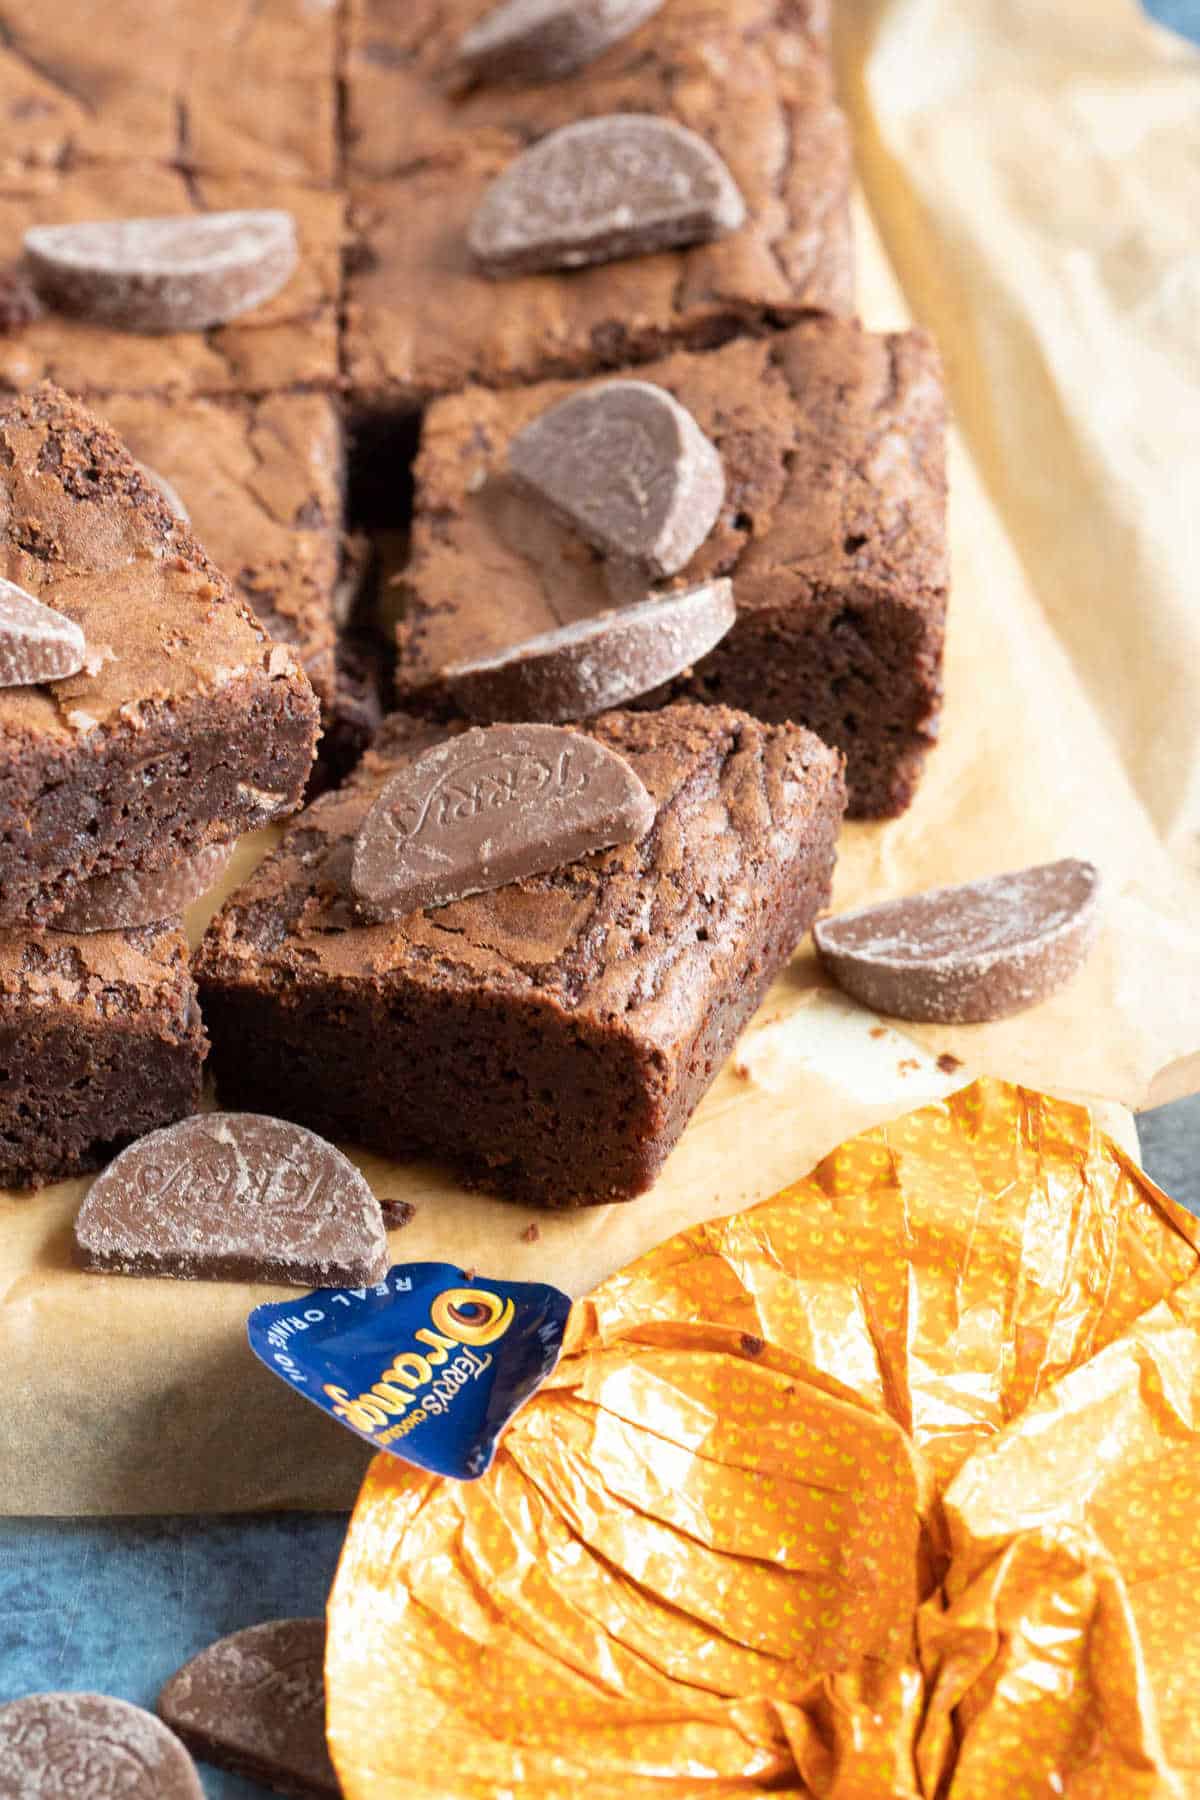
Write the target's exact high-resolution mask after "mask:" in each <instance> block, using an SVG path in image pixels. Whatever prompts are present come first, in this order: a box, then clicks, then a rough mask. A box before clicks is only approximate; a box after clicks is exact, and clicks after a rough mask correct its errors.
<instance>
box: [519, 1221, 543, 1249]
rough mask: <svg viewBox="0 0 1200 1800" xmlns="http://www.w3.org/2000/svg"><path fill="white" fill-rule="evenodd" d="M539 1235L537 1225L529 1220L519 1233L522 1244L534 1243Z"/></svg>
mask: <svg viewBox="0 0 1200 1800" xmlns="http://www.w3.org/2000/svg"><path fill="white" fill-rule="evenodd" d="M541 1235H542V1234H541V1231H540V1230H539V1229H538V1227H537V1225H536V1224H535V1223H533V1222H532V1221H531V1222H530V1224H528V1225H527V1226H526V1227H525V1229H524V1231H523V1232H522V1233H521V1242H522V1243H523V1244H536V1243H537V1241H538V1239H539V1238H540V1237H541Z"/></svg>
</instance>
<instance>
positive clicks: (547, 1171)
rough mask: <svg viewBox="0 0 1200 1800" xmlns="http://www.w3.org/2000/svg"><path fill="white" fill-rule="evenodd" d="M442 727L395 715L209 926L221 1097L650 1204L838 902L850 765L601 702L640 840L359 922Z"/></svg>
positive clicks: (777, 732) (545, 1193) (475, 1164)
mask: <svg viewBox="0 0 1200 1800" xmlns="http://www.w3.org/2000/svg"><path fill="white" fill-rule="evenodd" d="M440 729H441V728H439V727H436V726H430V725H428V724H425V723H421V722H417V721H411V720H403V719H399V720H398V719H393V720H391V721H388V722H387V723H386V724H385V726H384V728H383V730H382V731H381V733H380V735H379V737H378V738H377V740H376V743H375V745H374V747H373V748H372V749H371V750H370V751H368V752H367V755H366V757H365V758H364V761H363V763H362V764H361V765H360V767H359V769H358V770H357V771H356V773H355V774H354V776H353V777H352V778H351V780H350V781H349V782H348V783H347V785H346V786H345V787H344V788H342V789H340V790H339V791H338V792H336V793H331V794H327V795H325V796H323V797H322V798H321V799H320V800H318V801H316V802H315V803H314V804H313V805H312V806H310V807H309V808H308V810H307V812H306V813H304V814H303V815H302V816H301V817H300V818H299V819H298V820H296V821H294V822H293V824H292V826H291V827H290V828H289V829H288V831H287V832H286V833H285V836H284V838H283V841H282V843H281V844H280V846H279V848H278V849H277V850H276V852H275V853H274V854H273V855H272V856H271V857H269V858H268V859H267V861H266V862H265V863H263V864H262V865H260V867H259V869H258V870H256V872H255V873H254V875H253V876H252V877H251V878H250V880H249V882H248V883H247V884H246V886H245V887H243V888H242V889H240V890H239V891H238V893H236V894H235V895H234V896H233V897H232V898H231V899H230V900H229V901H228V902H227V904H226V906H225V908H224V909H223V910H222V912H221V913H219V914H218V916H217V918H216V919H215V920H214V922H213V924H212V925H211V927H210V928H209V931H208V934H207V935H206V937H205V939H204V941H203V943H202V945H201V947H200V951H199V953H198V957H197V963H196V970H197V979H198V981H199V984H200V990H201V997H202V1002H203V1005H204V1013H205V1019H206V1022H207V1024H208V1028H209V1031H210V1033H211V1035H212V1040H213V1064H214V1069H215V1073H216V1077H217V1084H218V1089H219V1091H220V1094H221V1096H222V1099H223V1100H224V1101H225V1103H227V1104H229V1105H233V1106H237V1107H245V1108H249V1109H255V1110H263V1111H269V1112H275V1113H281V1114H283V1115H284V1116H287V1117H290V1118H293V1119H296V1120H297V1121H299V1122H300V1123H303V1124H306V1125H309V1126H310V1127H312V1128H313V1129H316V1130H318V1131H322V1132H324V1133H326V1134H327V1135H330V1136H333V1137H335V1138H348V1139H351V1140H354V1141H357V1142H359V1143H361V1144H363V1145H364V1146H366V1147H367V1148H370V1149H373V1150H376V1151H378V1152H381V1153H382V1154H385V1155H389V1156H407V1155H419V1154H432V1155H434V1156H437V1157H439V1158H441V1159H443V1160H445V1161H448V1162H450V1163H451V1164H453V1165H454V1166H455V1167H456V1168H457V1170H458V1171H459V1173H460V1174H461V1175H462V1176H463V1177H464V1178H465V1179H466V1180H468V1181H469V1182H471V1183H473V1184H475V1185H478V1186H481V1187H484V1188H488V1189H491V1190H493V1191H498V1192H500V1193H505V1194H510V1195H513V1196H516V1197H520V1198H521V1199H524V1200H527V1201H533V1202H536V1203H538V1204H541V1205H545V1206H572V1205H581V1204H587V1203H595V1202H601V1201H609V1200H626V1199H630V1198H632V1197H633V1196H635V1195H636V1194H639V1193H641V1192H643V1191H644V1190H645V1189H646V1188H647V1187H649V1186H650V1185H651V1183H652V1182H653V1180H654V1178H655V1176H656V1175H657V1173H658V1171H659V1170H660V1168H661V1167H662V1164H663V1162H664V1160H665V1159H666V1157H667V1155H668V1153H669V1151H670V1150H671V1148H672V1146H673V1145H674V1144H675V1142H676V1140H677V1139H678V1137H679V1135H680V1133H681V1132H682V1130H683V1128H684V1126H685V1125H686V1123H687V1121H688V1119H689V1118H690V1116H691V1114H692V1112H693V1111H694V1109H695V1107H696V1105H697V1103H698V1102H699V1100H700V1098H701V1096H702V1095H703V1094H704V1092H705V1091H706V1089H707V1088H708V1086H709V1084H710V1082H711V1081H712V1080H713V1078H714V1076H715V1075H716V1073H717V1070H718V1069H719V1068H720V1066H721V1064H722V1062H723V1061H724V1059H725V1057H726V1055H727V1054H728V1052H729V1050H730V1048H731V1046H732V1044H733V1041H734V1039H735V1037H736V1036H737V1033H738V1032H739V1031H740V1030H741V1028H742V1026H743V1025H744V1024H745V1023H746V1021H747V1019H748V1018H749V1017H750V1015H751V1013H752V1012H753V1011H754V1009H755V1007H756V1006H757V1005H758V1002H759V1000H760V999H761V997H762V995H763V993H764V992H765V990H766V988H767V986H768V984H769V983H770V981H771V980H772V978H773V977H774V975H775V974H776V973H777V972H778V970H779V969H780V967H781V966H782V965H783V963H784V962H785V961H786V960H787V958H788V957H789V956H790V955H791V952H792V951H793V949H794V948H795V946H796V944H797V943H798V942H799V940H800V938H801V937H802V936H803V935H804V933H805V932H806V931H807V930H808V928H809V926H810V925H811V923H812V920H813V918H814V917H815V916H816V914H817V912H818V911H819V910H820V908H821V907H822V906H823V905H825V904H826V902H827V900H828V896H829V884H830V879H831V874H832V869H833V862H834V855H835V845H836V839H837V834H838V829H839V826H840V822H841V817H842V812H843V807H844V803H845V790H844V785H843V779H842V761H841V757H840V756H839V755H838V753H837V752H835V751H831V750H829V749H828V748H827V747H826V746H825V745H824V744H822V743H821V742H820V741H819V740H818V739H817V738H815V737H814V736H813V735H812V734H811V733H809V732H807V731H805V730H803V729H802V728H799V727H796V726H792V725H778V726H771V725H764V724H762V723H760V722H759V721H757V720H755V719H752V718H749V717H747V716H746V715H745V714H741V713H735V712H733V711H731V710H729V709H728V708H724V707H709V706H701V705H696V704H687V703H685V704H678V705H674V706H670V707H666V708H664V709H663V710H661V711H659V712H617V713H609V714H606V715H604V716H603V717H602V718H600V719H598V720H596V721H594V722H593V723H592V724H590V725H589V726H588V727H586V729H587V731H588V732H589V733H590V734H591V735H594V736H595V737H597V738H598V739H599V740H601V741H602V742H604V743H606V744H608V745H609V746H610V747H612V748H613V749H615V750H617V751H618V752H619V753H620V754H621V755H622V756H624V757H625V758H626V759H627V760H628V761H629V762H630V763H631V764H632V766H633V767H634V769H635V770H636V771H637V773H638V774H639V775H640V776H641V778H642V780H643V781H644V782H645V784H646V786H647V787H648V789H649V790H650V792H651V794H652V796H653V797H654V799H655V802H656V804H657V809H658V812H657V820H656V823H655V825H654V827H653V828H652V829H651V831H650V832H649V834H648V835H647V836H646V837H645V838H644V839H643V840H642V841H641V842H640V843H638V844H633V845H625V846H621V847H618V848H617V849H614V850H610V851H606V852H603V853H601V854H598V855H594V856H589V857H585V858H583V859H582V860H580V861H579V862H576V863H573V864H571V865H569V866H567V867H565V868H561V869H557V870H554V871H552V872H551V873H549V874H546V875H542V876H536V877H530V878H527V879H525V880H523V881H519V882H515V883H512V884H510V885H509V886H507V887H504V888H501V889H497V890H494V891H493V892H490V893H485V894H480V895H476V896H473V897H472V898H470V899H467V900H462V901H457V902H455V903H453V904H451V905H449V906H445V907H442V908H438V909H433V910H429V911H426V912H420V913H415V914H412V915H410V916H409V917H407V918H405V919H401V920H397V921H395V922H393V923H390V924H386V925H370V926H368V925H363V924H361V923H359V922H358V919H357V916H356V914H355V911H354V909H353V906H352V904H351V902H350V900H349V897H348V895H347V892H346V869H347V866H348V862H349V854H350V850H351V847H352V844H353V840H354V836H355V834H356V832H357V830H358V826H359V824H360V823H361V821H362V819H363V818H364V816H365V814H366V812H367V810H368V808H369V807H370V805H371V803H372V801H373V799H374V797H375V796H376V794H377V793H378V792H379V790H380V788H381V786H382V784H383V782H384V781H385V780H386V778H387V776H388V774H389V773H390V772H391V771H392V770H393V769H394V768H395V767H396V766H397V763H398V761H399V760H401V759H402V758H403V757H404V756H405V755H407V754H410V753H411V751H412V750H413V749H415V748H417V747H419V746H420V745H421V744H422V743H424V742H428V741H431V739H432V740H436V738H437V736H438V735H439V734H440Z"/></svg>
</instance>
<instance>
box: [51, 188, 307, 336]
mask: <svg viewBox="0 0 1200 1800" xmlns="http://www.w3.org/2000/svg"><path fill="white" fill-rule="evenodd" d="M25 257H26V261H27V262H28V265H29V269H30V272H31V274H32V277H33V282H34V286H35V287H36V288H37V291H38V293H39V295H40V296H41V298H42V299H43V300H44V301H45V303H46V305H47V306H51V307H54V308H56V309H57V310H58V311H59V312H65V313H69V314H71V315H73V316H75V317H78V318H83V319H91V320H93V321H96V322H99V323H101V324H104V325H110V326H115V327H117V328H118V329H119V330H122V331H149V332H158V331H207V330H208V329H209V328H210V327H211V326H213V325H224V324H227V323H228V321H229V320H230V319H236V318H237V316H238V315H239V313H244V312H249V311H250V309H251V307H254V306H261V305H262V304H263V303H264V301H267V300H269V299H270V298H271V296H272V295H273V294H277V293H278V292H279V290H280V288H281V287H282V286H283V284H284V282H285V281H287V279H288V277H289V276H290V275H291V273H292V270H293V269H294V268H295V266H296V257H297V250H296V224H295V221H294V219H293V218H292V216H291V214H290V213H286V212H273V211H270V210H260V211H257V212H214V213H190V214H189V213H182V214H180V215H179V216H178V217H168V218H161V219H92V220H89V221H87V222H86V223H84V224H80V225H35V226H32V227H31V228H30V230H28V231H27V232H26V233H25Z"/></svg>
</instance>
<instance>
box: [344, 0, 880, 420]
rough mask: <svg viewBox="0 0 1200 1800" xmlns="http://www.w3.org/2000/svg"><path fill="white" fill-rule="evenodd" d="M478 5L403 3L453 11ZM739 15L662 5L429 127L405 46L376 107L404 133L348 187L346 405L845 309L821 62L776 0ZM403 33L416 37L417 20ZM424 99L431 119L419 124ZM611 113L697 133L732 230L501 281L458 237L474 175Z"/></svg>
mask: <svg viewBox="0 0 1200 1800" xmlns="http://www.w3.org/2000/svg"><path fill="white" fill-rule="evenodd" d="M482 10H483V8H482V7H481V6H479V5H472V6H470V7H468V6H458V7H455V8H453V9H451V8H447V7H441V8H439V7H436V6H423V7H417V8H415V9H413V11H414V13H421V14H426V15H431V16H432V15H436V16H439V17H442V16H444V17H447V18H448V17H450V16H451V14H453V17H454V18H455V19H456V20H458V19H462V20H464V21H465V20H466V18H467V15H468V14H472V15H474V16H478V14H479V13H480V12H481V11H482ZM757 10H758V11H760V12H762V13H764V14H765V15H766V20H765V22H764V23H763V25H762V28H761V30H759V31H757V32H755V31H751V32H747V33H744V34H739V33H738V31H737V30H736V29H733V28H730V27H729V26H725V27H722V26H721V25H720V23H719V22H714V20H713V13H714V9H713V8H712V6H711V5H710V6H707V7H702V8H697V7H696V6H695V5H694V4H693V5H690V6H689V5H683V4H676V5H668V6H667V7H666V8H664V9H663V11H662V12H661V13H659V14H656V15H655V17H654V18H653V19H652V20H650V21H649V22H648V23H647V25H646V26H645V27H644V28H643V30H642V31H641V32H639V33H637V34H636V35H635V36H634V37H632V38H630V39H629V40H627V42H625V43H624V44H622V45H618V46H614V48H613V50H612V51H611V52H610V53H609V55H608V56H607V57H605V58H603V59H601V62H598V63H596V64H595V65H593V66H591V67H590V68H588V69H585V70H582V71H580V73H579V75H578V76H576V77H574V78H572V79H571V80H568V81H564V82H562V83H554V82H551V83H546V84H543V85H540V86H538V87H536V88H529V89H516V90H509V89H508V88H504V89H502V90H499V91H497V92H496V93H494V94H491V95H490V97H487V96H485V97H484V98H483V99H480V100H476V99H475V98H474V96H470V97H468V99H467V101H465V102H464V103H463V107H462V109H461V119H460V117H459V116H458V115H456V116H455V118H454V119H453V121H452V122H450V123H448V124H446V125H445V128H444V129H443V130H440V131H439V130H438V129H436V128H435V127H436V119H437V117H438V116H440V113H441V112H444V111H445V109H446V107H447V102H446V101H445V99H444V97H442V96H441V95H440V94H439V96H438V98H437V100H436V102H432V101H431V102H430V103H429V105H426V106H425V107H424V109H422V107H421V105H420V104H419V96H420V95H423V94H424V92H425V87H426V84H428V83H429V82H430V81H431V80H432V75H431V74H430V73H429V72H427V71H426V70H425V68H424V60H423V53H420V52H414V56H415V58H416V60H415V61H414V62H413V63H412V64H410V65H401V66H400V67H399V68H398V69H397V70H396V71H395V73H396V83H395V90H394V97H393V99H392V100H391V101H390V102H389V103H388V106H390V109H391V113H392V114H394V115H395V116H396V117H398V118H404V119H409V118H412V119H414V121H415V123H414V124H413V126H412V131H413V132H414V133H415V135H414V136H413V137H412V138H411V140H409V141H406V143H402V144H401V145H400V146H398V147H397V148H396V150H395V152H394V154H395V155H396V157H397V164H396V167H395V168H394V170H393V171H392V172H389V173H385V174H382V175H380V174H378V173H377V172H376V170H377V168H378V166H379V162H384V163H386V162H387V157H386V155H384V156H383V157H378V153H377V152H376V151H374V150H372V152H371V162H372V173H371V175H370V177H367V176H365V175H364V176H362V177H361V178H359V179H357V180H354V181H352V183H351V188H350V200H351V221H350V223H351V233H352V250H351V256H350V266H349V271H348V275H347V304H346V316H345V366H346V372H347V375H348V378H349V381H350V385H351V389H352V392H353V395H354V398H355V400H356V401H357V403H358V405H359V406H360V407H361V408H363V409H365V410H366V411H367V412H376V413H378V412H390V413H393V414H399V413H403V412H405V411H406V410H412V409H413V408H415V407H417V406H419V405H420V404H421V403H422V402H423V401H425V400H426V399H427V398H428V397H429V396H430V395H433V394H437V393H446V392H451V391H454V390H456V389H458V388H461V387H463V386H465V385H466V384H467V383H468V382H472V381H474V382H480V383H482V384H483V385H485V386H504V385H509V384H514V383H520V382H528V381H537V380H541V379H544V378H546V377H548V376H553V375H587V374H591V373H594V372H595V371H597V370H600V369H605V368H611V367H615V366H618V365H621V364H629V363H635V362H641V361H645V360H647V359H648V358H650V357H654V356H660V355H662V354H663V353H664V352H666V351H667V350H670V349H672V348H675V347H678V346H682V345H686V346H690V347H693V348H696V347H701V346H706V345H712V344H715V343H720V342H723V341H724V340H726V339H728V338H730V337H732V336H734V335H736V334H737V333H740V332H746V331H761V330H765V329H767V328H769V327H771V326H774V325H778V324H781V323H782V324H786V323H788V322H790V321H792V320H794V319H796V318H799V317H801V316H803V315H805V314H808V313H811V312H833V313H842V312H849V311H850V310H851V308H852V303H853V283H852V266H851V248H850V227H849V212H848V196H849V188H850V151H849V141H848V137H847V132H846V125H845V121H844V119H843V118H842V115H841V113H840V112H839V111H838V109H837V107H836V106H835V105H834V104H833V102H832V100H831V99H830V92H829V76H828V68H827V65H826V62H825V59H824V58H823V57H822V56H818V55H815V54H814V53H813V51H812V50H811V48H809V47H808V46H807V43H806V40H804V39H803V38H802V36H800V35H798V34H797V33H795V32H791V31H788V30H786V29H785V28H784V27H783V26H781V25H779V24H777V23H775V22H774V21H775V17H776V15H781V14H787V13H790V12H791V11H793V10H794V9H792V8H790V7H787V6H770V7H759V8H758V9H757ZM407 16H408V15H407V12H406V14H405V17H406V18H407ZM448 35H449V34H448V33H447V32H446V31H445V30H444V29H443V31H442V32H441V34H440V38H439V42H442V43H444V41H445V39H446V37H447V36H448ZM413 41H414V43H416V44H417V45H420V43H421V39H420V38H419V37H418V36H417V32H416V22H415V19H414V26H413ZM639 46H640V48H639ZM435 48H436V46H435ZM364 54H365V52H364ZM602 65H603V66H602ZM610 65H611V67H610ZM606 70H607V73H605V71H606ZM414 88H415V91H416V93H417V95H418V100H416V101H414V102H413V105H412V106H411V107H410V106H409V105H408V104H407V97H408V96H409V94H410V92H412V91H413V90H414ZM364 91H368V90H364ZM351 92H352V94H353V92H354V82H353V75H352V77H351ZM369 92H370V93H371V94H372V95H376V94H378V98H377V99H373V100H371V101H370V102H368V101H366V100H361V101H360V104H361V105H362V106H367V105H368V104H369V105H370V109H371V110H370V116H369V117H368V118H366V119H364V120H363V121H362V124H361V131H362V142H363V143H364V144H366V145H367V146H377V145H379V144H380V143H381V142H383V141H386V132H385V129H384V127H383V126H382V125H380V124H379V122H378V117H377V115H378V113H379V112H381V111H385V110H387V107H385V105H384V101H383V98H382V96H383V94H385V93H386V92H387V87H386V83H385V84H383V85H382V86H381V87H380V88H378V89H377V88H376V87H375V86H372V87H371V89H370V90H369ZM480 93H481V94H482V93H483V90H480ZM352 106H353V101H352ZM430 107H432V114H433V122H427V123H425V124H422V123H421V121H422V119H423V118H424V117H425V115H427V114H429V113H430ZM613 111H621V112H625V113H631V112H632V113H650V114H656V115H662V116H665V117H668V118H670V119H672V120H674V121H675V122H676V123H678V124H680V125H683V126H686V127H689V128H690V129H691V130H693V131H695V132H697V133H698V134H699V135H700V136H701V137H702V138H704V139H705V140H706V141H707V142H709V143H710V144H711V145H712V146H713V147H714V148H715V149H716V150H717V151H718V152H719V154H720V155H721V157H722V158H723V159H724V161H725V163H726V164H727V165H728V168H729V170H730V171H731V172H732V174H733V177H734V179H735V180H736V182H737V185H738V187H739V188H740V190H741V194H742V196H743V198H744V199H745V202H746V206H747V209H748V218H747V220H746V223H745V224H744V225H742V226H741V227H740V228H739V229H738V230H735V231H732V232H731V233H730V234H729V235H727V236H724V237H721V238H719V239H718V240H717V241H715V242H711V243H704V244H696V245H694V246H692V247H691V248H687V249H681V250H671V251H663V252H661V253H659V254H657V255H643V256H637V257H631V258H629V259H627V260H625V261H620V262H609V263H605V264H603V265H602V266H600V267H593V268H584V269H575V270H571V271H569V272H567V273H552V274H541V275H525V276H520V277H510V278H504V279H499V280H492V279H489V278H488V277H487V276H485V275H483V274H482V273H480V271H479V270H478V269H477V268H476V266H475V265H474V263H473V261H472V258H471V254H470V251H469V249H468V244H467V230H468V226H469V224H470V221H471V218H472V215H473V214H474V212H475V210H476V208H477V206H478V205H479V202H480V200H481V198H482V196H483V194H484V192H485V191H486V189H487V188H488V186H489V184H490V183H491V182H492V181H493V180H494V179H495V178H496V177H497V176H498V175H499V174H500V173H501V172H502V171H503V170H504V169H506V168H507V167H508V166H509V165H510V164H511V163H512V161H513V159H514V158H515V156H516V155H517V154H518V153H519V152H520V151H521V150H522V149H524V148H525V147H526V146H527V144H528V143H530V142H531V141H533V140H534V139H535V138H540V137H541V136H543V135H544V134H545V133H546V132H547V131H549V130H551V129H553V128H554V127H555V126H558V125H561V124H564V123H567V122H569V121H571V120H575V119H582V118H595V117H597V116H599V115H601V114H606V113H611V112H613Z"/></svg>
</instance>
